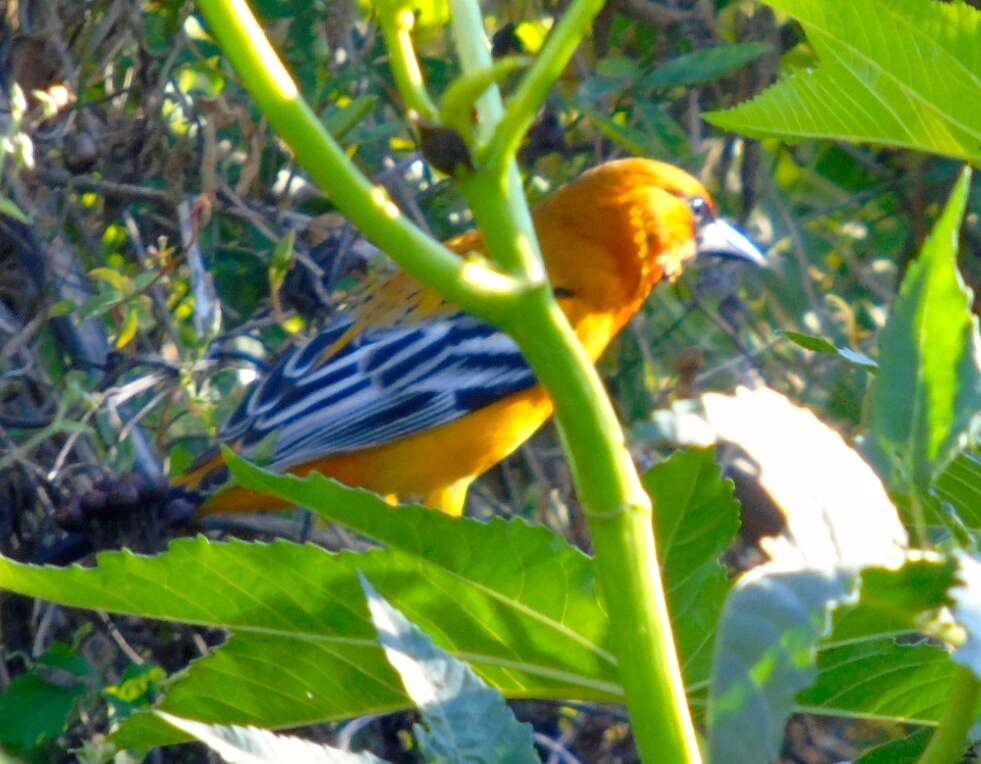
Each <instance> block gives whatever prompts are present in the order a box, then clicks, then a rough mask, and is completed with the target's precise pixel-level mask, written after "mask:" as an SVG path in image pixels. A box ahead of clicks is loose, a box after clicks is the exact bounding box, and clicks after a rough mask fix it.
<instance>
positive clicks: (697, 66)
mask: <svg viewBox="0 0 981 764" xmlns="http://www.w3.org/2000/svg"><path fill="white" fill-rule="evenodd" d="M769 51H770V46H769V45H767V44H766V43H764V42H737V43H730V44H728V45H717V46H715V47H714V48H702V49H701V50H697V51H695V52H694V53H686V54H685V55H683V56H678V58H673V59H671V60H670V61H668V62H666V63H664V64H661V66H659V67H657V69H655V70H654V71H653V72H651V73H650V74H649V75H647V77H645V78H644V79H643V80H642V81H641V87H651V86H653V87H669V86H673V85H699V84H702V83H704V82H712V81H713V80H717V79H720V78H722V77H725V76H726V75H727V74H731V73H732V72H734V71H736V69H739V68H741V67H743V66H745V65H746V64H748V63H750V62H751V61H755V60H756V59H758V58H759V57H760V56H763V55H765V54H766V53H768V52H769Z"/></svg>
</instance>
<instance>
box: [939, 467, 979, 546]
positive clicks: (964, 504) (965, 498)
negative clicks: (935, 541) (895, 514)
mask: <svg viewBox="0 0 981 764" xmlns="http://www.w3.org/2000/svg"><path fill="white" fill-rule="evenodd" d="M933 492H934V494H935V495H936V497H937V498H938V499H940V500H941V501H943V502H946V503H947V504H949V505H950V506H951V507H952V508H953V510H954V511H955V512H956V513H957V516H958V517H959V518H960V519H961V522H963V523H964V524H965V525H967V527H968V528H972V529H974V530H981V455H979V454H978V453H977V452H976V451H961V453H959V454H958V455H957V456H956V457H955V458H954V459H952V460H951V462H950V464H948V465H947V467H946V468H945V469H944V471H943V472H941V473H940V474H939V475H937V479H936V481H935V482H934V484H933Z"/></svg>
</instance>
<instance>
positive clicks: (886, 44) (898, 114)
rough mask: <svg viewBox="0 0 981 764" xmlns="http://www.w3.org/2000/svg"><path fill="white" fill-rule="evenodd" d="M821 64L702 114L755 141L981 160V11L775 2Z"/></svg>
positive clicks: (927, 4) (898, 0) (904, 0)
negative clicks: (828, 142)
mask: <svg viewBox="0 0 981 764" xmlns="http://www.w3.org/2000/svg"><path fill="white" fill-rule="evenodd" d="M767 2H768V4H769V5H771V6H773V7H774V8H775V9H777V10H779V11H783V12H785V13H788V14H790V15H792V16H794V17H795V18H797V20H798V21H800V23H801V24H802V25H803V27H804V30H805V32H806V33H807V38H808V40H809V41H810V43H811V45H812V46H813V47H814V50H815V52H816V53H817V56H818V58H819V59H820V61H821V63H820V65H819V66H818V68H817V69H816V70H805V71H797V72H795V73H793V74H791V75H790V76H787V77H784V78H783V80H781V81H780V82H778V83H777V84H776V85H774V86H772V87H771V88H769V89H768V90H766V91H764V92H763V93H762V94H761V95H759V96H757V97H756V98H754V99H753V100H751V101H749V102H748V103H744V104H741V105H739V106H736V107H735V108H733V109H729V110H727V111H715V112H709V113H707V114H704V115H703V116H704V117H705V119H707V120H708V121H709V122H711V123H713V124H715V125H717V126H719V127H721V128H724V129H726V130H735V131H737V132H741V133H744V134H745V135H749V136H752V137H754V138H781V139H784V140H789V141H795V140H803V139H811V138H827V139H832V140H846V141H853V142H872V143H879V144H886V145H892V146H900V147H903V148H912V149H918V150H921V151H930V152H934V153H937V154H944V155H947V156H952V157H957V158H959V159H964V160H968V161H971V162H974V163H975V164H977V163H981V124H979V123H978V118H977V115H978V114H981V76H979V73H981V45H978V44H977V41H978V39H979V38H981V13H979V12H978V11H977V10H975V9H974V8H972V7H971V6H970V5H968V4H967V3H964V2H953V3H940V2H934V1H933V0H854V2H840V3H836V2H827V0H767Z"/></svg>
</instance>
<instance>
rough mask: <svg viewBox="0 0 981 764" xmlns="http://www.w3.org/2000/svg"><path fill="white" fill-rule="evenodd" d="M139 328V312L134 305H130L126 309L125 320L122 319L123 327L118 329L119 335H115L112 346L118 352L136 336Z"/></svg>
mask: <svg viewBox="0 0 981 764" xmlns="http://www.w3.org/2000/svg"><path fill="white" fill-rule="evenodd" d="M139 328H140V311H139V310H138V309H137V307H136V305H134V304H132V303H131V304H130V306H129V307H128V308H127V309H126V318H124V319H123V325H122V326H121V327H120V329H119V334H117V335H116V341H115V342H113V346H114V347H115V348H116V349H117V350H120V349H122V348H124V347H126V346H127V345H128V344H129V343H130V342H132V341H133V338H134V337H135V336H136V332H137V331H139Z"/></svg>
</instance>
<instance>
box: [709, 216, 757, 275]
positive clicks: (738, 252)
mask: <svg viewBox="0 0 981 764" xmlns="http://www.w3.org/2000/svg"><path fill="white" fill-rule="evenodd" d="M695 241H696V247H697V250H698V254H700V255H715V256H716V257H725V258H728V259H731V260H745V261H746V262H749V263H753V264H754V265H759V266H765V265H766V258H765V257H764V256H763V253H762V252H760V250H759V249H758V248H757V247H756V245H755V244H753V242H751V241H750V240H749V239H748V238H747V237H746V236H745V234H743V233H741V232H740V231H739V230H738V229H736V228H734V227H733V226H732V225H730V224H729V223H727V222H726V221H724V220H723V219H722V218H715V219H713V220H710V221H707V222H705V223H703V224H702V225H700V226H699V227H698V235H697V238H696V240H695Z"/></svg>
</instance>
